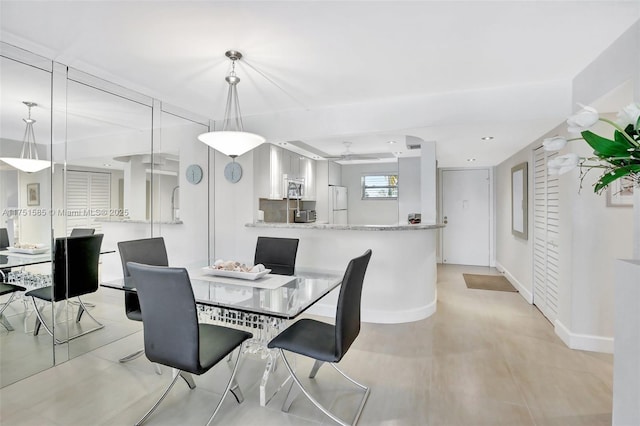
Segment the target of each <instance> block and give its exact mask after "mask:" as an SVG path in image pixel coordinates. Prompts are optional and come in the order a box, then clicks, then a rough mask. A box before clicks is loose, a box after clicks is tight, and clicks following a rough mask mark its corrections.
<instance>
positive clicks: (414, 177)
mask: <svg viewBox="0 0 640 426" xmlns="http://www.w3.org/2000/svg"><path fill="white" fill-rule="evenodd" d="M420 163H421V161H420V157H411V158H399V159H398V223H400V224H407V223H409V221H408V219H407V216H408V215H409V213H420V214H422V202H421V194H420V190H421V187H422V185H421V181H420Z"/></svg>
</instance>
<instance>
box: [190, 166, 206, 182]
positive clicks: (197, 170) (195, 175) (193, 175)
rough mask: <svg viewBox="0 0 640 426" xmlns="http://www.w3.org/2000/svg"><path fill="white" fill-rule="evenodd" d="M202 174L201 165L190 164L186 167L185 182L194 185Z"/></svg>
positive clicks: (200, 178)
mask: <svg viewBox="0 0 640 426" xmlns="http://www.w3.org/2000/svg"><path fill="white" fill-rule="evenodd" d="M202 175H203V173H202V167H200V166H198V165H197V164H191V165H190V166H189V167H187V182H189V183H192V184H194V185H196V184H198V183H200V181H201V180H202Z"/></svg>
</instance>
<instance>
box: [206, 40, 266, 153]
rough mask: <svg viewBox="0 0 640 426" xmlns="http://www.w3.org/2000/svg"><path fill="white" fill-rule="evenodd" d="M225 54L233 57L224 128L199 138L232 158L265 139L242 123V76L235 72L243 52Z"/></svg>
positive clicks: (230, 57) (233, 51) (228, 77)
mask: <svg viewBox="0 0 640 426" xmlns="http://www.w3.org/2000/svg"><path fill="white" fill-rule="evenodd" d="M225 55H226V57H227V58H229V59H231V73H230V74H229V75H228V76H226V77H225V80H226V82H227V83H228V84H229V91H228V93H227V105H226V108H225V111H224V122H223V124H222V130H217V131H213V132H208V133H203V134H201V135H199V136H198V139H199V140H200V141H201V142H204V143H206V144H207V145H209V146H210V147H211V148H213V149H215V150H218V151H220V152H222V153H223V154H225V155H228V156H229V157H231V158H236V157H237V156H239V155H242V154H244V153H245V152H248V151H251V150H252V149H254V148H255V147H257V146H258V145H260V144H261V143H263V142H264V141H265V139H264V138H263V137H262V136H260V135H256V134H255V133H249V132H245V131H244V127H243V125H242V115H241V114H240V103H239V102H238V87H237V86H238V83H239V82H240V78H239V77H238V76H236V72H235V70H236V61H237V60H239V59H240V58H242V53H240V52H238V51H235V50H229V51H227V52H226V53H225Z"/></svg>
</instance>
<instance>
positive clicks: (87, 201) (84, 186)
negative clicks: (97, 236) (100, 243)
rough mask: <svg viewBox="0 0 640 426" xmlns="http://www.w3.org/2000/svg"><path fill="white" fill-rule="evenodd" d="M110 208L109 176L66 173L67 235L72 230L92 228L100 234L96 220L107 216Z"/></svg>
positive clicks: (98, 223)
mask: <svg viewBox="0 0 640 426" xmlns="http://www.w3.org/2000/svg"><path fill="white" fill-rule="evenodd" d="M110 207H111V174H109V173H94V172H77V171H68V172H67V235H69V234H70V233H71V230H72V229H73V228H94V229H95V230H96V233H100V232H102V224H101V223H100V222H99V221H96V219H97V218H98V217H100V216H103V215H105V214H104V213H106V215H108V212H109V208H110Z"/></svg>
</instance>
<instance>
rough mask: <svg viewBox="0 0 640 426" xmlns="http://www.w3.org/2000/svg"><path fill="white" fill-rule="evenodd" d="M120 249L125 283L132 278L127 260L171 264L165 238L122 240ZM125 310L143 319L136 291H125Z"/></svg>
mask: <svg viewBox="0 0 640 426" xmlns="http://www.w3.org/2000/svg"><path fill="white" fill-rule="evenodd" d="M118 251H120V260H121V261H122V273H123V275H124V280H125V285H127V281H128V280H130V277H131V275H130V274H129V268H128V267H127V262H136V263H142V264H145V265H154V266H169V259H168V257H167V248H166V246H165V244H164V238H162V237H156V238H143V239H140V240H131V241H121V242H119V243H118ZM124 312H125V315H126V316H127V318H129V319H130V320H132V321H142V312H141V311H140V302H139V301H138V296H137V295H136V293H135V292H131V291H125V293H124ZM143 353H144V350H143V349H140V350H139V351H136V352H134V353H132V354H131V355H127V356H125V357H124V358H120V362H128V361H131V360H134V359H136V358H138V357H139V356H141V355H142V354H143ZM156 372H157V373H158V374H160V373H161V371H160V368H159V367H158V368H157V369H156Z"/></svg>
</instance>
